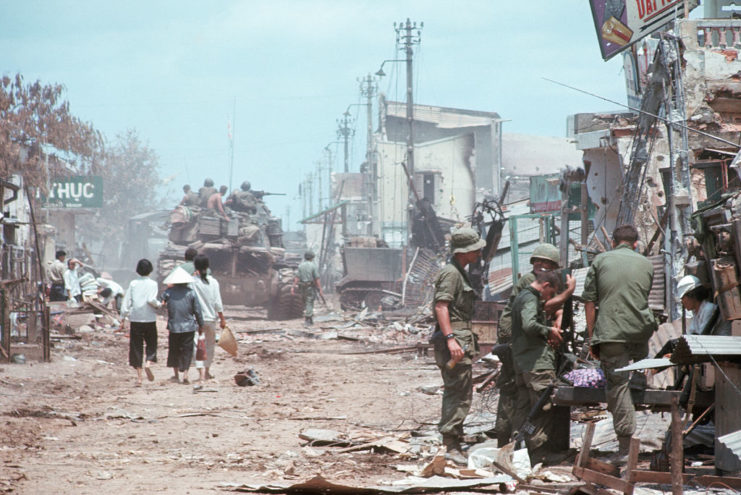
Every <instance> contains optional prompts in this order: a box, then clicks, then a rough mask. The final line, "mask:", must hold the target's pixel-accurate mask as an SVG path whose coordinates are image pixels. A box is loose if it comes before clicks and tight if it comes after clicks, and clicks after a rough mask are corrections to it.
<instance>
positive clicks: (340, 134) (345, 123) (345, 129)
mask: <svg viewBox="0 0 741 495" xmlns="http://www.w3.org/2000/svg"><path fill="white" fill-rule="evenodd" d="M352 123H353V121H352V119H351V118H350V108H349V107H348V109H347V110H345V113H343V114H342V118H341V119H337V138H338V139H342V141H343V143H344V145H345V170H344V171H345V173H348V172H349V171H350V166H349V160H350V156H349V151H348V144H349V143H350V138H351V137H352V136H354V135H355V129H352V128H351V127H350V125H352Z"/></svg>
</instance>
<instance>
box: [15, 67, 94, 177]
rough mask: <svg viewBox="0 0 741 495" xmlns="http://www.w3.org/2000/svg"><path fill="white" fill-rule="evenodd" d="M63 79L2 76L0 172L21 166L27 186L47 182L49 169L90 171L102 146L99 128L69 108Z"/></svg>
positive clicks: (53, 172)
mask: <svg viewBox="0 0 741 495" xmlns="http://www.w3.org/2000/svg"><path fill="white" fill-rule="evenodd" d="M63 92H64V88H63V86H61V85H59V84H47V85H44V84H41V82H39V81H35V82H33V83H30V84H26V83H24V81H23V77H22V76H21V75H20V74H17V75H16V76H15V77H12V78H11V77H9V76H3V77H2V79H0V174H2V176H3V177H7V176H9V175H11V174H14V173H19V172H22V173H23V176H24V180H25V184H26V185H28V186H37V187H41V188H42V190H45V188H46V182H47V178H48V177H49V176H50V175H68V174H70V173H71V172H73V173H86V172H88V171H89V170H90V168H91V167H92V166H93V165H94V163H95V160H96V159H97V158H98V157H99V156H100V153H101V150H102V149H103V138H102V136H101V134H100V133H99V132H98V131H96V130H95V128H94V127H93V126H92V125H91V124H89V123H85V122H83V121H82V120H80V119H79V118H77V117H75V116H73V115H72V114H70V111H69V103H68V102H67V101H66V100H65V99H64V98H63Z"/></svg>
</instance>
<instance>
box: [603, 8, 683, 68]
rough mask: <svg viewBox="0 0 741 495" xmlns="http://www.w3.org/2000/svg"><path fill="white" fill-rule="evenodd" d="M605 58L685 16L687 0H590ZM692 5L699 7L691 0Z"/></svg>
mask: <svg viewBox="0 0 741 495" xmlns="http://www.w3.org/2000/svg"><path fill="white" fill-rule="evenodd" d="M589 4H590V5H591V6H592V18H593V19H594V27H595V28H596V29H597V39H598V40H599V48H600V51H601V52H602V58H603V59H605V60H608V59H610V58H612V57H613V56H615V55H617V54H618V53H620V52H621V51H623V50H625V49H626V48H628V47H629V46H630V45H632V44H633V43H635V42H636V41H639V40H641V39H643V38H644V37H645V36H648V35H649V34H651V33H653V32H654V31H656V30H658V29H660V28H662V27H663V26H665V25H666V23H668V22H669V21H672V20H673V19H674V18H675V17H683V16H684V0H589ZM688 4H689V7H690V8H691V9H692V8H694V7H697V4H698V2H697V0H690V1H689V2H688Z"/></svg>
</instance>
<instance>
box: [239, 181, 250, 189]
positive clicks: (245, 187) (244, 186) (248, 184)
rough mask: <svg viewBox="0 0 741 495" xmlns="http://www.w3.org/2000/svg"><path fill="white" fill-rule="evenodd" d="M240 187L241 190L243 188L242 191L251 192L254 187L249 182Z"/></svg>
mask: <svg viewBox="0 0 741 495" xmlns="http://www.w3.org/2000/svg"><path fill="white" fill-rule="evenodd" d="M239 187H240V188H241V189H242V190H243V191H249V190H250V188H251V187H252V184H250V183H249V182H247V181H244V182H242V185H241V186H239Z"/></svg>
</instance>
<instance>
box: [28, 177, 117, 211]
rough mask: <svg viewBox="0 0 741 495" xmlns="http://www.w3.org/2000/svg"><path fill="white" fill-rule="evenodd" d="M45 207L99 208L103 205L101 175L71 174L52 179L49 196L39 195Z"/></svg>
mask: <svg viewBox="0 0 741 495" xmlns="http://www.w3.org/2000/svg"><path fill="white" fill-rule="evenodd" d="M41 204H42V205H43V206H44V207H45V208H101V207H102V206H103V177H99V176H87V177H86V176H81V175H77V176H72V177H65V178H59V179H53V180H52V181H51V184H49V196H43V195H42V196H41Z"/></svg>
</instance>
